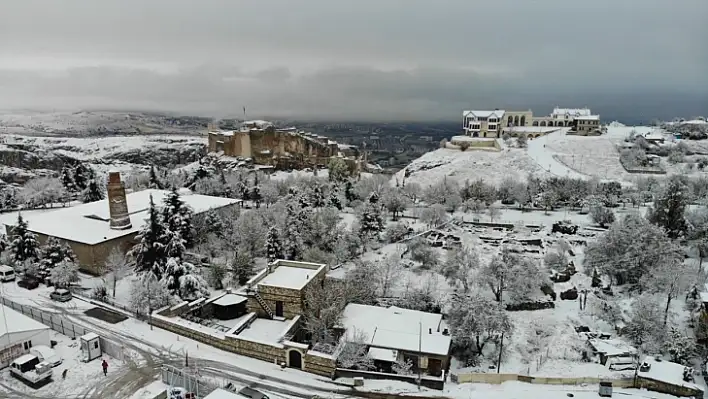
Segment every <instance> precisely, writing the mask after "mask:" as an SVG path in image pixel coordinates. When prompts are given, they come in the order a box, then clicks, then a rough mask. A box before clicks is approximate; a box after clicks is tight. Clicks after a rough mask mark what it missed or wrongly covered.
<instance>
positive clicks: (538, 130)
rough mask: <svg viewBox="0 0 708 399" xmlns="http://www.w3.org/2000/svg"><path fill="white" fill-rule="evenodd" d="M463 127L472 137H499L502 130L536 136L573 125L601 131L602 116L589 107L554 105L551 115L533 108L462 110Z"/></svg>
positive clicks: (577, 130)
mask: <svg viewBox="0 0 708 399" xmlns="http://www.w3.org/2000/svg"><path fill="white" fill-rule="evenodd" d="M462 121H463V122H462V125H463V126H462V128H463V131H464V132H465V135H467V136H471V137H490V138H499V137H501V135H502V133H504V132H507V133H509V134H511V135H525V136H527V137H528V138H531V139H533V138H536V137H540V136H543V135H546V134H548V133H551V132H553V131H555V130H556V129H552V128H571V129H570V130H569V131H570V133H571V134H577V135H593V134H601V130H600V116H599V115H593V114H592V112H591V111H590V109H589V108H558V107H556V108H554V109H553V111H552V112H551V114H550V115H548V116H534V115H533V111H531V110H527V111H506V110H499V109H496V110H494V111H462Z"/></svg>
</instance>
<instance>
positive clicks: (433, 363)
mask: <svg viewBox="0 0 708 399" xmlns="http://www.w3.org/2000/svg"><path fill="white" fill-rule="evenodd" d="M428 373H429V374H430V375H432V376H435V377H440V376H441V375H442V361H441V360H440V359H433V358H429V359H428Z"/></svg>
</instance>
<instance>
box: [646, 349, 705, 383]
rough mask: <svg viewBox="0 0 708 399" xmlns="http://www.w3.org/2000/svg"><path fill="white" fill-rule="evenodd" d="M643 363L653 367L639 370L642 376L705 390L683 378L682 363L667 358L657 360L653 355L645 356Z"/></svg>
mask: <svg viewBox="0 0 708 399" xmlns="http://www.w3.org/2000/svg"><path fill="white" fill-rule="evenodd" d="M643 363H648V364H649V365H650V366H651V368H649V371H641V370H639V373H638V374H639V375H640V376H642V377H645V378H651V379H652V380H655V381H661V382H665V383H668V384H673V385H678V386H683V387H687V388H694V389H700V390H703V388H701V387H700V386H698V385H696V384H694V383H692V382H686V381H684V380H683V370H684V369H685V367H684V366H682V365H680V364H677V363H672V362H669V361H666V360H661V361H657V360H656V358H654V357H653V356H647V357H645V358H644V360H643Z"/></svg>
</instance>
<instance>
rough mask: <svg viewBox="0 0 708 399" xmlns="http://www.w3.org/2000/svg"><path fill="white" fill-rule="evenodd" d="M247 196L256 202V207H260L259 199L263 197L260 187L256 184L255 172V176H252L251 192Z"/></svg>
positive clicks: (256, 176)
mask: <svg viewBox="0 0 708 399" xmlns="http://www.w3.org/2000/svg"><path fill="white" fill-rule="evenodd" d="M249 197H250V198H251V200H252V201H253V202H255V203H256V208H260V207H261V200H262V199H263V196H262V195H261V187H260V186H259V185H258V175H257V174H256V175H255V177H254V178H253V187H251V192H250V193H249Z"/></svg>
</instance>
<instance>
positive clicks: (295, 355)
mask: <svg viewBox="0 0 708 399" xmlns="http://www.w3.org/2000/svg"><path fill="white" fill-rule="evenodd" d="M288 366H290V367H292V368H294V369H301V368H302V354H300V352H299V351H296V350H294V349H293V350H291V351H290V352H288Z"/></svg>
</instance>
